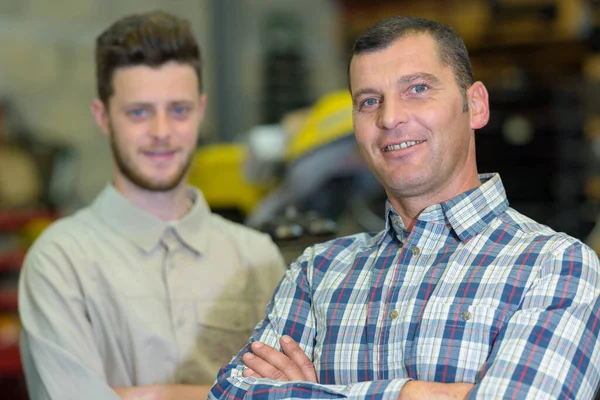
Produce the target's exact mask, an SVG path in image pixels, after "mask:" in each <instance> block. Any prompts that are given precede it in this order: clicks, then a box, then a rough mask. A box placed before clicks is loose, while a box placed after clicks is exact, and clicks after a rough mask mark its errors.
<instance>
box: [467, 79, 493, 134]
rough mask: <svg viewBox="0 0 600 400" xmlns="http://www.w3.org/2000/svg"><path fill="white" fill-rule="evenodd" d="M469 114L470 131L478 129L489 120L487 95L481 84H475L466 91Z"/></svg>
mask: <svg viewBox="0 0 600 400" xmlns="http://www.w3.org/2000/svg"><path fill="white" fill-rule="evenodd" d="M467 101H468V102H469V113H470V114H471V115H470V117H471V129H480V128H483V127H484V126H486V125H487V123H488V121H489V120H490V104H489V95H488V91H487V89H486V87H485V86H484V84H483V83H481V82H475V83H474V84H472V85H471V87H470V88H469V89H468V90H467Z"/></svg>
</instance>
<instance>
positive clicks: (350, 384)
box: [210, 174, 600, 400]
mask: <svg viewBox="0 0 600 400" xmlns="http://www.w3.org/2000/svg"><path fill="white" fill-rule="evenodd" d="M480 179H481V180H482V185H481V186H480V187H478V188H476V189H473V190H471V191H469V192H467V193H463V194H462V195H459V196H457V197H456V198H454V199H451V200H449V201H447V202H445V203H442V204H437V205H433V206H430V207H428V208H427V209H425V210H424V211H423V212H422V213H421V215H420V216H419V218H418V221H417V222H416V224H415V226H414V228H413V229H412V231H411V232H407V231H406V230H405V228H404V226H403V224H402V220H401V219H400V218H399V216H398V214H396V212H395V211H394V210H393V209H392V207H391V206H390V205H389V203H388V207H387V211H386V216H387V221H388V222H387V224H386V227H385V229H384V230H383V231H382V232H380V233H378V234H358V235H353V236H349V237H344V238H340V239H335V240H333V241H330V242H327V243H323V244H318V245H315V246H313V247H310V248H308V249H306V250H305V252H304V253H303V255H302V256H301V257H300V258H298V260H296V261H295V262H294V263H293V264H292V266H291V267H290V269H289V270H288V272H287V274H286V275H285V276H284V278H283V279H282V281H281V283H280V285H279V287H278V289H277V290H276V292H275V295H274V298H273V301H272V302H271V303H270V304H269V306H268V307H267V316H266V318H265V319H264V320H263V321H262V322H261V323H259V324H258V325H257V327H256V330H255V332H254V334H253V336H252V337H251V338H250V340H249V343H251V342H253V341H262V342H265V343H266V344H268V345H270V346H273V347H275V348H278V349H281V348H280V346H279V342H278V339H279V338H280V337H281V335H283V334H288V335H290V336H291V337H292V338H293V339H294V340H296V341H297V342H298V343H299V345H300V346H301V347H302V349H303V350H304V352H305V353H306V354H307V355H308V357H309V358H310V359H311V360H312V361H313V363H314V366H315V369H316V372H317V377H318V379H319V383H318V384H313V383H309V382H301V381H295V382H281V381H273V380H269V379H255V378H244V377H243V376H242V371H243V369H244V368H245V367H244V365H243V363H242V361H241V355H242V354H244V353H245V352H247V351H249V346H246V347H244V348H243V349H242V350H241V351H240V353H239V354H238V355H237V356H236V357H234V358H233V360H232V361H231V363H230V364H227V365H225V366H224V367H223V368H222V370H221V371H220V372H219V374H218V377H217V381H216V383H215V385H214V386H213V388H212V391H211V395H210V397H212V398H214V397H216V398H222V399H230V400H231V399H238V398H242V397H246V396H247V397H248V398H254V397H260V398H268V399H280V398H331V399H334V398H345V397H347V398H356V399H359V398H369V399H387V398H390V399H391V398H393V399H396V398H397V397H398V395H399V393H400V390H401V389H402V386H403V385H404V384H405V383H406V382H407V381H408V380H411V379H414V380H421V381H435V382H445V383H451V382H470V383H474V384H475V385H476V386H475V388H474V389H473V390H472V391H471V393H470V394H469V398H493V399H500V398H503V399H519V400H521V399H545V398H561V399H563V398H564V399H567V398H577V399H591V398H592V397H593V396H594V393H595V391H596V389H597V387H598V384H599V380H600V353H599V350H600V346H599V339H598V332H599V330H600V321H599V320H598V319H599V316H600V307H599V306H600V301H599V294H600V280H599V272H600V268H599V261H598V257H597V255H596V254H595V253H594V252H593V251H592V250H591V249H590V248H589V247H587V246H585V245H584V244H582V243H581V242H580V241H578V240H576V239H574V238H572V237H569V236H567V235H565V234H561V233H556V232H554V231H553V230H551V229H550V228H548V227H546V226H543V225H540V224H538V223H536V222H534V221H533V220H531V219H529V218H527V217H525V216H523V215H522V214H519V213H518V212H517V211H515V210H514V209H512V208H509V206H508V201H507V199H506V194H505V191H504V187H503V185H502V181H501V179H500V177H499V175H497V174H484V175H481V176H480Z"/></svg>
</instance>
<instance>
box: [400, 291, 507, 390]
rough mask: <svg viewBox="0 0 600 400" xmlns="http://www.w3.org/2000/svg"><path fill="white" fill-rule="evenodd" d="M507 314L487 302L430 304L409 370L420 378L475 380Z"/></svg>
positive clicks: (414, 348) (443, 380)
mask: <svg viewBox="0 0 600 400" xmlns="http://www.w3.org/2000/svg"><path fill="white" fill-rule="evenodd" d="M506 314H507V313H506V311H505V310H501V309H497V308H494V307H490V306H487V305H467V304H459V303H448V304H444V303H429V304H427V305H426V307H425V310H424V311H423V315H422V316H421V318H420V319H419V321H418V322H417V329H416V330H415V332H416V333H415V337H414V341H413V349H412V352H411V355H412V358H411V360H407V361H409V362H407V364H408V366H409V368H408V370H409V373H410V372H411V370H412V372H413V374H414V372H416V375H417V376H416V377H415V376H413V378H416V379H418V380H426V381H436V382H475V380H476V378H477V374H478V373H479V371H480V370H481V367H482V366H483V365H484V363H485V362H486V360H487V359H488V358H489V355H490V352H491V351H492V347H493V345H494V342H495V340H496V337H497V335H498V333H499V332H500V330H501V329H502V325H503V323H504V321H505V320H506V316H507V315H506ZM413 374H411V376H412V375H413Z"/></svg>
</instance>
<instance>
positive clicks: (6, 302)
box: [0, 289, 19, 312]
mask: <svg viewBox="0 0 600 400" xmlns="http://www.w3.org/2000/svg"><path fill="white" fill-rule="evenodd" d="M18 309H19V295H18V294H17V289H5V290H0V312H15V311H17V310H18Z"/></svg>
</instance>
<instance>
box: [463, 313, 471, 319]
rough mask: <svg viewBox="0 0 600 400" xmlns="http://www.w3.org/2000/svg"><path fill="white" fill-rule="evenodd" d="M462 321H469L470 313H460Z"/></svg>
mask: <svg viewBox="0 0 600 400" xmlns="http://www.w3.org/2000/svg"><path fill="white" fill-rule="evenodd" d="M462 319H464V320H465V321H468V320H470V319H471V313H470V312H468V311H465V312H463V313H462Z"/></svg>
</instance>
